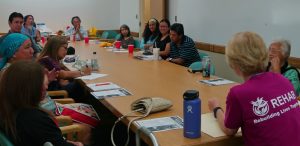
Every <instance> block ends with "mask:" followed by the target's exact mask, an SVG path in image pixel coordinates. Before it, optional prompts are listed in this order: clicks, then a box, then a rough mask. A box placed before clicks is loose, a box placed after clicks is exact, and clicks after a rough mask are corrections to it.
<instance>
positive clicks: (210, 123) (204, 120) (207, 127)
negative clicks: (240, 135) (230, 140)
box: [201, 113, 241, 137]
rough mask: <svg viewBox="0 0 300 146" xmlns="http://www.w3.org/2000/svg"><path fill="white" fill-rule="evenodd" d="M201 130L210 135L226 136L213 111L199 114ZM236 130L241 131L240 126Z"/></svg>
mask: <svg viewBox="0 0 300 146" xmlns="http://www.w3.org/2000/svg"><path fill="white" fill-rule="evenodd" d="M201 131H202V132H204V133H206V134H208V135H210V136H212V137H221V136H226V134H225V133H224V132H223V131H222V129H221V128H220V126H219V124H218V121H217V119H216V118H215V117H214V115H213V113H206V114H202V115H201ZM238 132H241V128H240V129H239V130H238Z"/></svg>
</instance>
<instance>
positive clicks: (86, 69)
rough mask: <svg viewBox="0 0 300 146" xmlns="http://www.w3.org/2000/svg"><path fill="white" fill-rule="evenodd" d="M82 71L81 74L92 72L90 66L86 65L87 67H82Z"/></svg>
mask: <svg viewBox="0 0 300 146" xmlns="http://www.w3.org/2000/svg"><path fill="white" fill-rule="evenodd" d="M82 72H83V75H90V74H91V73H92V68H91V67H89V66H87V67H84V69H83V70H82Z"/></svg>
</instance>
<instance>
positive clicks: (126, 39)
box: [118, 24, 134, 49]
mask: <svg viewBox="0 0 300 146" xmlns="http://www.w3.org/2000/svg"><path fill="white" fill-rule="evenodd" d="M120 34H121V37H120V39H118V41H121V44H122V48H124V49H126V48H128V45H134V39H133V37H132V36H131V33H130V29H129V27H128V26H127V25H126V24H123V25H122V26H121V27H120Z"/></svg>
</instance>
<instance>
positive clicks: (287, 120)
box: [208, 32, 300, 146]
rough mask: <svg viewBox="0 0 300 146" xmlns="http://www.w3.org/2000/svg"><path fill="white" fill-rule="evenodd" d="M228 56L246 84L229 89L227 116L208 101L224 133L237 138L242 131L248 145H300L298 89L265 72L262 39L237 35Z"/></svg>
mask: <svg viewBox="0 0 300 146" xmlns="http://www.w3.org/2000/svg"><path fill="white" fill-rule="evenodd" d="M225 57H226V60H227V62H228V64H229V66H230V67H231V68H232V69H233V70H234V71H235V73H236V74H237V75H238V76H240V77H242V78H243V79H244V83H242V84H240V85H236V86H234V87H232V88H231V89H230V91H229V93H228V95H227V100H226V111H225V113H224V112H223V110H222V108H221V107H220V104H219V102H218V100H217V99H210V100H209V102H208V106H209V109H210V110H211V111H213V112H214V116H215V118H216V120H217V121H218V124H219V126H220V128H221V129H222V131H224V133H225V134H227V135H235V134H236V133H237V131H238V129H239V128H241V129H242V133H243V139H244V142H245V145H247V146H267V145H268V146H279V145H290V146H297V145H299V143H300V118H299V117H300V108H299V104H298V101H297V96H296V93H295V90H294V88H293V85H292V84H291V83H290V82H289V80H287V79H286V78H285V77H283V76H282V75H280V74H278V73H273V72H265V69H266V66H267V63H268V61H267V60H268V52H267V48H266V46H265V43H264V41H263V39H262V38H261V37H260V36H259V35H257V34H256V33H253V32H240V33H237V34H235V35H234V37H233V38H232V39H231V40H230V41H229V43H228V45H227V47H226V50H225ZM287 109H288V110H287ZM283 111H284V112H283ZM279 125H280V126H279Z"/></svg>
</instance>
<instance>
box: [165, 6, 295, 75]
mask: <svg viewBox="0 0 300 146" xmlns="http://www.w3.org/2000/svg"><path fill="white" fill-rule="evenodd" d="M299 6H300V1H298V0H285V1H282V0H264V1H261V0H251V1H249V0H226V1H220V0H169V3H168V7H169V9H168V10H169V13H168V18H169V19H170V21H171V22H172V23H174V22H175V17H177V22H179V23H183V25H184V27H185V33H186V34H187V35H188V36H190V37H192V38H193V39H194V40H195V41H198V42H205V43H210V44H217V45H226V43H227V42H228V40H229V39H230V38H231V37H232V35H233V34H235V33H237V32H239V31H254V32H257V33H259V34H260V35H261V36H262V37H263V38H264V40H265V42H266V45H267V46H268V45H269V44H270V42H271V41H272V40H273V39H277V38H286V39H289V40H290V41H291V43H292V51H291V56H294V57H299V56H300V50H299V48H300V41H299V38H300V29H299V24H300V19H299V18H300V17H298V14H299V9H298V7H299ZM223 58H224V57H223ZM213 59H214V58H213ZM224 64H225V60H220V62H216V66H217V67H218V66H219V67H220V66H222V65H224ZM218 70H220V69H218V68H217V75H219V76H222V77H226V78H229V79H235V75H234V74H233V75H231V76H230V74H231V73H230V71H228V70H230V69H227V70H221V71H222V72H220V71H218Z"/></svg>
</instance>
